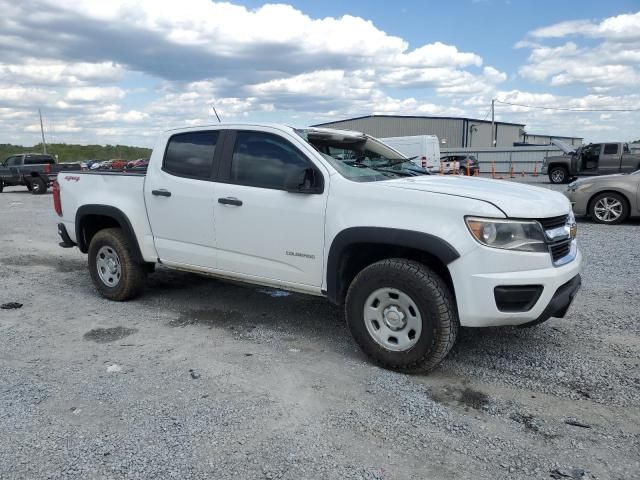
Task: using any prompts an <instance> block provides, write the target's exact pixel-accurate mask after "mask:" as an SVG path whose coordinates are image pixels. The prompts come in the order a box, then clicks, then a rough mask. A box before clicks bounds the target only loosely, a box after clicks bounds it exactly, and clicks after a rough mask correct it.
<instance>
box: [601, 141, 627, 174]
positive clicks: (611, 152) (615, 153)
mask: <svg viewBox="0 0 640 480" xmlns="http://www.w3.org/2000/svg"><path fill="white" fill-rule="evenodd" d="M619 149H620V144H619V143H604V144H602V150H601V152H600V160H599V162H598V173H600V174H601V175H608V174H610V173H618V172H620V159H621V156H622V152H620V151H619Z"/></svg>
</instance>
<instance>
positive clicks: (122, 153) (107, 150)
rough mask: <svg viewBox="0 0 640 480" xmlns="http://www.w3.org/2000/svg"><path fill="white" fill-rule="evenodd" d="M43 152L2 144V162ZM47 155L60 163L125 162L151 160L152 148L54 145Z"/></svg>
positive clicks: (40, 147)
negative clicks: (13, 156) (28, 153)
mask: <svg viewBox="0 0 640 480" xmlns="http://www.w3.org/2000/svg"><path fill="white" fill-rule="evenodd" d="M26 152H35V153H41V152H42V144H37V145H34V146H32V147H23V146H22V145H11V144H8V143H2V144H0V162H2V161H4V160H5V159H6V158H7V157H8V156H10V155H13V154H16V153H26ZM47 153H48V154H50V155H57V156H58V161H60V162H78V161H82V160H110V159H112V158H121V159H123V160H136V159H138V158H149V157H150V156H151V149H150V148H142V147H130V146H127V145H72V144H67V143H52V144H51V145H47Z"/></svg>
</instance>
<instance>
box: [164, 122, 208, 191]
mask: <svg viewBox="0 0 640 480" xmlns="http://www.w3.org/2000/svg"><path fill="white" fill-rule="evenodd" d="M218 134H219V132H218V131H216V130H212V131H208V132H188V133H179V134H177V135H174V136H173V137H171V138H170V139H169V143H168V145H167V151H166V152H165V154H164V162H163V163H162V169H163V170H164V171H165V172H167V173H170V174H172V175H177V176H179V177H189V178H197V179H202V180H210V179H211V172H212V170H213V156H214V154H215V151H216V144H217V143H218Z"/></svg>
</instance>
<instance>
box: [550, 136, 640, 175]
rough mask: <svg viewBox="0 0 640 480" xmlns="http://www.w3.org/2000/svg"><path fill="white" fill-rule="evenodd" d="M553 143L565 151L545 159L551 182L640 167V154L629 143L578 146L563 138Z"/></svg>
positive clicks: (631, 170) (624, 171) (632, 169)
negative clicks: (630, 148) (573, 145)
mask: <svg viewBox="0 0 640 480" xmlns="http://www.w3.org/2000/svg"><path fill="white" fill-rule="evenodd" d="M551 143H552V144H554V145H555V146H557V147H558V148H560V150H562V152H563V154H562V155H554V156H551V157H546V158H545V159H544V161H543V162H542V170H541V171H542V174H543V175H549V180H551V183H569V181H570V180H571V179H573V178H576V177H577V176H578V175H580V176H582V175H584V176H594V175H611V174H615V173H631V172H633V171H635V170H639V169H640V155H637V154H634V153H631V151H630V150H629V144H627V143H590V144H589V145H584V146H581V147H578V148H574V147H572V146H570V145H567V144H565V143H563V142H561V141H559V140H552V141H551Z"/></svg>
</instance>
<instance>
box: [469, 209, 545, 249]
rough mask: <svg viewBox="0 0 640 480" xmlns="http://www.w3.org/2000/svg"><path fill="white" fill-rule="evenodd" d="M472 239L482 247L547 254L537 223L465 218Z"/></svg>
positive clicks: (542, 234) (540, 228) (540, 229)
mask: <svg viewBox="0 0 640 480" xmlns="http://www.w3.org/2000/svg"><path fill="white" fill-rule="evenodd" d="M465 222H466V223H467V227H469V231H470V232H471V234H472V235H473V237H474V238H475V239H476V240H477V241H478V242H480V243H481V244H482V245H486V246H487V247H493V248H502V249H505V250H517V251H520V252H548V251H549V250H548V248H547V245H546V243H545V240H544V232H543V231H542V227H541V226H540V224H539V223H538V222H535V221H530V222H529V221H517V220H501V219H497V218H478V217H467V218H465Z"/></svg>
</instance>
